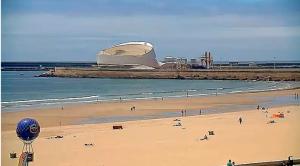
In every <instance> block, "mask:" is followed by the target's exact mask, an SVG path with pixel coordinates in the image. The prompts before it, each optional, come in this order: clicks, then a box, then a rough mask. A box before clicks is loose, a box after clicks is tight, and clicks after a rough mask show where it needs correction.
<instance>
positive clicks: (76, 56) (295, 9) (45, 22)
mask: <svg viewBox="0 0 300 166" xmlns="http://www.w3.org/2000/svg"><path fill="white" fill-rule="evenodd" d="M1 3H2V6H1V39H2V42H1V58H2V61H96V53H97V52H98V51H101V50H102V49H105V48H108V47H111V46H112V45H115V44H119V43H122V42H128V41H148V42H150V43H152V44H153V45H154V49H155V52H156V56H157V58H158V59H159V60H162V59H163V58H164V57H166V56H174V57H187V58H198V57H200V56H201V55H202V54H203V53H204V51H210V52H211V53H212V54H213V57H214V60H215V61H220V60H221V61H274V60H289V61H291V60H300V1H299V0H184V1H182V0H178V1H176V0H84V1H83V0H2V1H1Z"/></svg>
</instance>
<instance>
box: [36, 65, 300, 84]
mask: <svg viewBox="0 0 300 166" xmlns="http://www.w3.org/2000/svg"><path fill="white" fill-rule="evenodd" d="M40 76H41V77H75V78H132V79H142V78H143V79H209V80H212V79H214V80H269V81H300V69H209V70H162V69H155V70H128V69H127V70H126V69H122V70H120V69H99V68H96V67H91V68H65V67H58V68H55V69H54V70H51V71H48V72H47V73H44V74H42V75H40Z"/></svg>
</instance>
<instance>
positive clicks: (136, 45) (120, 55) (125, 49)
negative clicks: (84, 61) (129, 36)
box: [97, 42, 159, 68]
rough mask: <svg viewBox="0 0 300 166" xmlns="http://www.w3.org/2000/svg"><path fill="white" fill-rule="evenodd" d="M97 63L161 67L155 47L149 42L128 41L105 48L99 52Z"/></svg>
mask: <svg viewBox="0 0 300 166" xmlns="http://www.w3.org/2000/svg"><path fill="white" fill-rule="evenodd" d="M97 64H98V65H120V66H122V65H144V66H149V67H153V68H157V67H159V64H158V62H157V60H156V55H155V52H154V48H153V46H152V44H150V43H147V42H128V43H122V44H118V45H116V46H113V47H111V48H107V49H104V50H102V51H100V52H98V53H97Z"/></svg>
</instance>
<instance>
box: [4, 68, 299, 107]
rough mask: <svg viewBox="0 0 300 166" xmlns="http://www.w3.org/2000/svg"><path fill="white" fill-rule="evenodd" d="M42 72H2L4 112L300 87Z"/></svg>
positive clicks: (288, 83) (286, 84) (281, 84)
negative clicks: (95, 76) (49, 73)
mask: <svg viewBox="0 0 300 166" xmlns="http://www.w3.org/2000/svg"><path fill="white" fill-rule="evenodd" d="M41 73H42V72H41V71H25V72H24V71H2V72H1V85H2V86H1V92H2V93H1V108H2V109H1V110H2V111H19V110H24V109H29V108H32V107H47V106H50V107H51V106H62V105H65V104H70V103H92V102H102V101H103V102H105V101H120V100H122V101H123V100H144V99H159V100H160V99H163V98H179V97H187V96H188V97H197V96H207V95H221V94H228V93H239V92H255V91H266V90H275V89H288V88H293V87H300V82H274V81H240V80H178V79H109V78H57V77H34V76H35V75H39V74H41Z"/></svg>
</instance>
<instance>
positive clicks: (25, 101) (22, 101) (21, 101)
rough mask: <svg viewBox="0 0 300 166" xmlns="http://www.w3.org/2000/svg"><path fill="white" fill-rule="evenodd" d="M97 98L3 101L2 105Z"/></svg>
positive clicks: (78, 98) (79, 98)
mask: <svg viewBox="0 0 300 166" xmlns="http://www.w3.org/2000/svg"><path fill="white" fill-rule="evenodd" d="M98 97H99V96H84V97H70V98H56V99H36V100H19V101H3V102H2V104H16V103H34V102H45V101H65V100H82V99H90V98H98Z"/></svg>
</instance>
